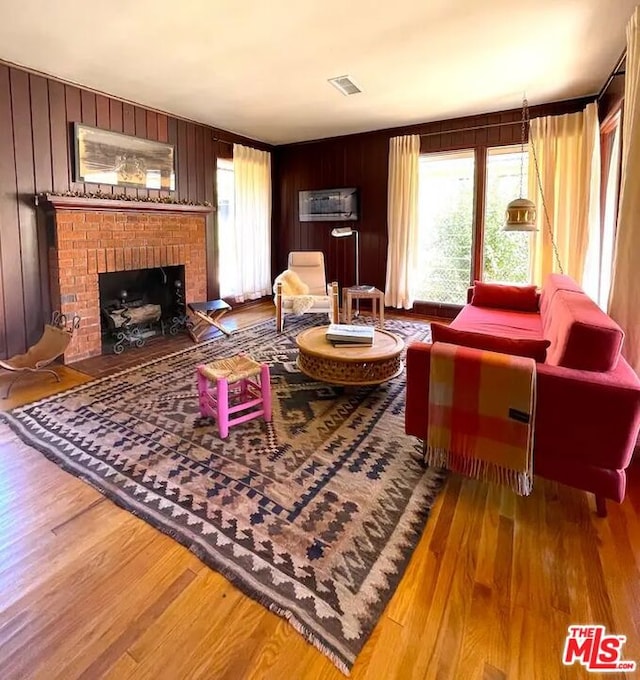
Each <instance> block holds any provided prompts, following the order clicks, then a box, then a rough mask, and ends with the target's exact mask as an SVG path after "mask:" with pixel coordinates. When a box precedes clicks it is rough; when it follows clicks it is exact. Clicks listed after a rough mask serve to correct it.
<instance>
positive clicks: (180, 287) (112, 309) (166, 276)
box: [98, 265, 186, 354]
mask: <svg viewBox="0 0 640 680" xmlns="http://www.w3.org/2000/svg"><path fill="white" fill-rule="evenodd" d="M98 287H99V295H100V330H101V337H102V353H103V354H106V353H111V352H115V353H116V354H120V353H121V352H123V351H124V350H125V349H126V348H127V347H131V346H133V347H142V346H143V345H144V344H145V342H146V340H147V339H148V338H150V337H153V336H155V335H160V334H162V335H164V334H165V333H171V334H172V335H175V334H176V333H177V332H178V331H180V330H183V329H184V327H185V320H186V316H185V314H186V309H185V304H184V265H178V266H171V267H156V268H154V269H134V270H130V271H119V272H109V273H105V274H100V275H99V276H98Z"/></svg>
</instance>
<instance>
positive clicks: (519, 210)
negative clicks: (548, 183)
mask: <svg viewBox="0 0 640 680" xmlns="http://www.w3.org/2000/svg"><path fill="white" fill-rule="evenodd" d="M528 122H529V109H528V102H527V98H526V97H525V98H524V99H523V100H522V124H521V127H520V198H516V199H514V200H513V201H511V203H509V205H508V206H507V212H506V219H505V223H504V231H538V226H537V223H536V217H537V210H536V206H535V203H534V202H533V201H530V200H529V199H528V198H524V197H523V195H522V194H523V193H524V187H523V184H524V142H525V137H526V126H527V123H528Z"/></svg>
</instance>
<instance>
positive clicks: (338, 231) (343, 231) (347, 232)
mask: <svg viewBox="0 0 640 680" xmlns="http://www.w3.org/2000/svg"><path fill="white" fill-rule="evenodd" d="M331 236H335V237H336V238H345V237H348V236H355V237H356V248H355V252H356V285H355V287H356V288H360V236H359V234H358V230H357V229H352V228H351V227H335V228H334V229H332V230H331ZM359 315H360V300H356V316H359Z"/></svg>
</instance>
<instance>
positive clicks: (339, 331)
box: [327, 323, 374, 347]
mask: <svg viewBox="0 0 640 680" xmlns="http://www.w3.org/2000/svg"><path fill="white" fill-rule="evenodd" d="M373 335H374V328H373V326H352V325H350V324H345V323H332V324H331V325H330V326H329V328H327V340H328V341H329V342H332V343H333V344H334V345H340V346H342V345H352V346H353V345H363V346H365V347H371V345H373Z"/></svg>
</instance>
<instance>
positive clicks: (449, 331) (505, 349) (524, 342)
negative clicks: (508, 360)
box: [431, 323, 551, 363]
mask: <svg viewBox="0 0 640 680" xmlns="http://www.w3.org/2000/svg"><path fill="white" fill-rule="evenodd" d="M431 340H432V342H447V343H449V344H450V345H461V346H462V347H473V348H474V349H484V350H488V351H490V352H500V353H501V354H510V355H511V356H517V357H529V358H531V359H535V360H536V361H537V362H538V363H543V362H544V360H545V359H546V358H547V347H549V345H550V344H551V343H550V342H549V341H548V340H531V339H528V338H503V337H500V336H498V335H487V334H486V333H474V332H472V331H461V330H458V329H456V328H451V327H449V326H445V325H444V324H441V323H432V324H431Z"/></svg>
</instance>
